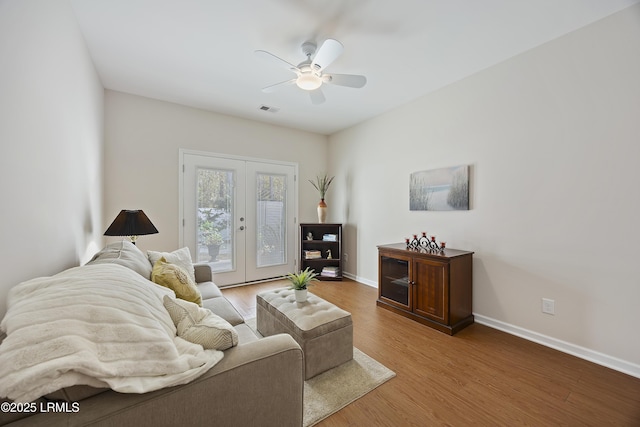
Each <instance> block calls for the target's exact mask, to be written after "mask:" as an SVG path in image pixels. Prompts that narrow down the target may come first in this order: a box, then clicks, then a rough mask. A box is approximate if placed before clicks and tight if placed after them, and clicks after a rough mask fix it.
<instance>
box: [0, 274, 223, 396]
mask: <svg viewBox="0 0 640 427" xmlns="http://www.w3.org/2000/svg"><path fill="white" fill-rule="evenodd" d="M167 294H168V295H171V296H173V291H171V290H169V289H166V288H163V287H161V286H158V285H156V284H154V283H152V282H150V281H148V280H145V279H144V278H143V277H142V276H140V275H139V274H138V273H136V272H134V271H132V270H130V269H128V268H126V267H122V266H120V265H116V264H98V265H86V266H83V267H76V268H72V269H69V270H66V271H64V272H62V273H59V274H57V275H55V276H52V277H42V278H38V279H33V280H30V281H27V282H24V283H21V284H20V285H18V286H16V287H14V288H12V289H11V290H10V291H9V297H8V311H7V314H6V316H5V317H4V319H3V320H2V323H0V329H1V330H2V331H4V332H5V333H6V334H7V337H6V338H5V340H4V341H3V342H2V345H0V397H8V398H10V399H13V400H15V401H17V402H30V401H33V400H35V399H37V398H38V397H40V396H43V395H46V394H47V393H50V392H53V391H55V390H58V389H60V388H63V387H68V386H72V385H77V384H86V385H91V386H94V387H105V386H108V387H110V388H111V389H113V390H115V391H118V392H123V393H145V392H148V391H153V390H157V389H160V388H163V387H170V386H174V385H179V384H185V383H187V382H189V381H191V380H193V379H194V378H197V377H198V376H200V375H202V374H203V373H204V372H206V371H207V370H209V369H210V368H211V367H212V366H213V365H215V364H216V363H217V362H218V361H220V360H221V359H222V357H223V353H222V352H220V351H215V350H203V348H202V347H201V346H199V345H197V344H191V343H189V342H187V341H185V340H183V339H182V338H179V337H176V328H175V325H174V324H173V322H172V321H171V318H170V317H169V314H168V313H167V311H166V310H165V308H164V306H163V303H162V298H163V296H164V295H167Z"/></svg>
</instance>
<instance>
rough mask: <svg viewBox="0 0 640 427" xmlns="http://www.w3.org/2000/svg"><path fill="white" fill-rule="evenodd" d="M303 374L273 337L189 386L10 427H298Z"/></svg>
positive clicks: (113, 398)
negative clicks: (216, 426)
mask: <svg viewBox="0 0 640 427" xmlns="http://www.w3.org/2000/svg"><path fill="white" fill-rule="evenodd" d="M303 369H304V364H303V355H302V350H301V349H300V346H299V345H298V344H297V343H296V342H295V340H294V339H293V338H291V336H290V335H286V334H280V335H273V336H270V337H266V338H262V339H260V340H257V341H253V342H250V343H247V344H243V345H239V346H237V347H234V348H231V349H229V350H227V351H225V356H224V358H223V359H222V360H221V361H220V362H219V363H218V364H217V365H215V366H214V367H213V368H211V369H210V370H209V371H208V372H207V373H205V374H204V375H202V376H201V377H199V378H197V379H195V380H193V381H192V382H190V383H188V384H185V385H182V386H177V387H171V388H166V389H162V390H158V391H155V392H151V393H145V394H123V393H116V392H114V391H107V392H104V393H101V394H99V395H97V396H94V397H91V398H88V399H85V400H82V401H80V402H79V412H77V413H71V414H65V413H46V414H38V415H35V416H32V417H29V418H27V419H23V420H20V421H18V422H17V423H15V424H11V425H25V426H27V425H28V426H30V427H33V426H47V427H49V426H63V425H64V426H81V425H87V424H91V425H92V426H113V427H122V426H130V425H154V426H175V425H184V426H191V425H194V426H195V425H218V426H225V427H226V426H230V427H234V426H238V427H240V426H242V427H245V426H250V425H255V423H256V422H259V425H260V426H263V427H270V426H273V427H276V426H277V427H287V426H292V427H293V426H295V427H299V426H301V425H302V411H303V406H302V397H303V389H304V372H303ZM22 422H24V424H23V423H22Z"/></svg>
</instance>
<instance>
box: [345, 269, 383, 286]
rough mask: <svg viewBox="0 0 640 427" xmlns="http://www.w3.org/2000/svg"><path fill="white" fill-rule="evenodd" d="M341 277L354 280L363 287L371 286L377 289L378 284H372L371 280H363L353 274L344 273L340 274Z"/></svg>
mask: <svg viewBox="0 0 640 427" xmlns="http://www.w3.org/2000/svg"><path fill="white" fill-rule="evenodd" d="M342 275H343V276H344V277H346V278H347V279H351V280H355V281H356V282H358V283H362V284H363V285H367V286H371V287H372V288H376V289H377V288H378V282H374V281H373V280H369V279H365V278H364V277H360V276H356V275H355V274H351V273H348V272H346V271H343V272H342Z"/></svg>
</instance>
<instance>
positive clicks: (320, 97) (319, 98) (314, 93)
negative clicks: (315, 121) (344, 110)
mask: <svg viewBox="0 0 640 427" xmlns="http://www.w3.org/2000/svg"><path fill="white" fill-rule="evenodd" d="M309 96H310V97H311V103H312V104H313V105H320V104H322V103H324V101H326V98H325V97H324V93H322V89H320V88H318V89H316V90H311V91H309Z"/></svg>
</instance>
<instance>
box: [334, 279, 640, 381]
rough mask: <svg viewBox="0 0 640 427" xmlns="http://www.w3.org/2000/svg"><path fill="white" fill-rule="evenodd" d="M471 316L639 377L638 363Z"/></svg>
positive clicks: (371, 283) (364, 281)
mask: <svg viewBox="0 0 640 427" xmlns="http://www.w3.org/2000/svg"><path fill="white" fill-rule="evenodd" d="M342 274H343V276H345V277H347V278H349V279H351V280H355V281H356V282H360V283H362V284H364V285H368V286H371V287H373V288H377V287H378V282H375V281H373V280H368V279H365V278H364V277H359V276H357V275H354V274H351V273H347V272H346V271H345V272H343V273H342ZM473 316H474V318H475V322H476V323H479V324H481V325H485V326H488V327H490V328H493V329H498V330H499V331H502V332H506V333H508V334H511V335H515V336H517V337H520V338H524V339H525V340H528V341H532V342H535V343H538V344H541V345H544V346H545V347H550V348H553V349H555V350H558V351H561V352H563V353H567V354H570V355H572V356H575V357H579V358H580V359H584V360H588V361H589V362H593V363H595V364H597V365H601V366H604V367H607V368H610V369H613V370H615V371H618V372H622V373H623V374H627V375H631V376H632V377H636V378H640V365H638V364H635V363H631V362H627V361H626V360H622V359H618V358H617V357H613V356H609V355H607V354H604V353H600V352H598V351H595V350H590V349H588V348H585V347H581V346H579V345H575V344H571V343H569V342H566V341H562V340H559V339H557V338H553V337H550V336H547V335H544V334H540V333H538V332H534V331H530V330H528V329H525V328H521V327H519V326H515V325H512V324H510V323H506V322H502V321H500V320H496V319H493V318H491V317H487V316H483V315H481V314H478V313H473Z"/></svg>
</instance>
